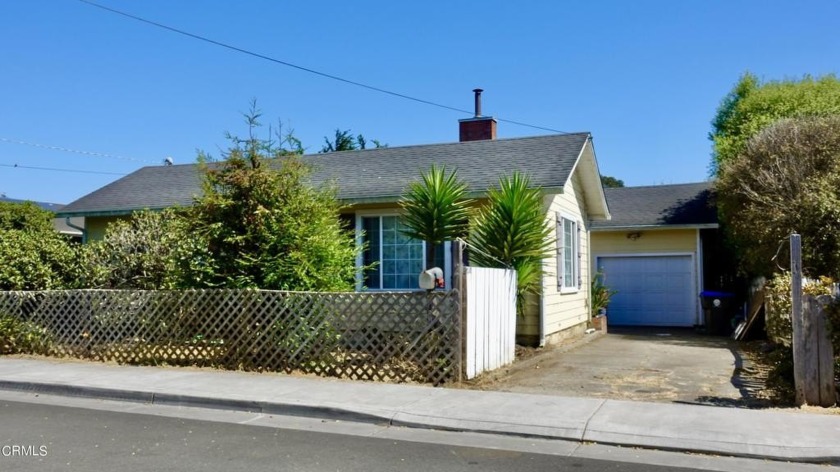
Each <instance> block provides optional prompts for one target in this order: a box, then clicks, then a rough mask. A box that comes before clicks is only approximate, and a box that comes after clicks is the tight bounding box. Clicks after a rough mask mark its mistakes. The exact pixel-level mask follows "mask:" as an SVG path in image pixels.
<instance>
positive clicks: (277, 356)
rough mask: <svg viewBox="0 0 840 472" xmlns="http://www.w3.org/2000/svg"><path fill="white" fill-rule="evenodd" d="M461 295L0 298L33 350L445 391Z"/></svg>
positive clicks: (199, 293) (0, 310) (453, 364)
mask: <svg viewBox="0 0 840 472" xmlns="http://www.w3.org/2000/svg"><path fill="white" fill-rule="evenodd" d="M459 303H460V302H459V295H458V291H457V290H452V291H445V292H444V291H438V292H431V293H425V292H388V293H382V292H377V293H372V292H371V293H312V292H280V291H266V290H224V289H221V290H183V291H137V290H67V291H42V292H0V316H11V317H12V318H14V319H17V320H19V321H20V322H23V323H26V324H27V325H28V326H33V327H36V330H37V332H39V333H41V338H40V342H39V344H38V346H39V347H38V348H37V349H35V350H37V351H39V352H36V353H40V354H48V355H57V356H72V357H81V358H86V359H92V360H101V361H116V362H120V363H127V364H146V365H148V364H173V365H192V366H212V367H219V368H225V369H243V370H255V371H278V372H304V373H315V374H321V375H328V376H335V377H342V378H350V379H364V380H379V381H391V382H424V383H433V384H441V383H444V382H446V381H449V380H453V379H455V378H457V376H458V372H459V369H460V368H461V357H462V356H461V349H462V344H461V343H462V337H461V331H462V327H461V316H460V307H459Z"/></svg>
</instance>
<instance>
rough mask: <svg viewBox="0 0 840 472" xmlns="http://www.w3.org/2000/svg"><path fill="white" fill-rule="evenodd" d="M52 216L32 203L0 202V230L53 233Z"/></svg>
mask: <svg viewBox="0 0 840 472" xmlns="http://www.w3.org/2000/svg"><path fill="white" fill-rule="evenodd" d="M54 216H55V215H53V213H52V212H50V211H48V210H44V209H43V208H41V207H39V206H38V205H36V204H34V203H32V202H21V203H17V202H0V229H17V230H27V231H35V232H44V233H45V232H49V231H54V229H53V223H52V220H53V218H54Z"/></svg>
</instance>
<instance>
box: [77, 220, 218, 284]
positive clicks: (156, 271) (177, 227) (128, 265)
mask: <svg viewBox="0 0 840 472" xmlns="http://www.w3.org/2000/svg"><path fill="white" fill-rule="evenodd" d="M181 212H182V211H180V210H176V209H168V210H164V211H160V212H156V211H148V210H147V211H141V212H137V213H134V214H133V215H132V216H131V218H129V219H127V220H118V221H115V222H113V223H111V224H110V225H109V226H108V229H107V230H106V232H105V237H104V238H103V239H102V240H101V241H94V242H91V243H89V244H88V245H86V246H85V247H84V254H83V257H84V260H85V264H84V265H85V267H87V268H88V270H87V273H86V274H85V280H84V284H85V285H86V286H88V287H96V288H111V289H127V288H136V289H142V290H167V289H176V288H193V287H203V286H206V285H208V283H209V281H210V279H211V276H212V273H213V267H212V266H211V265H210V262H211V261H212V258H211V256H210V254H209V252H208V250H207V246H206V244H205V242H204V241H203V240H202V239H201V238H200V237H199V236H198V235H197V234H196V233H194V232H191V231H189V229H188V227H187V221H186V220H185V219H184V218H183V217H182V216H181Z"/></svg>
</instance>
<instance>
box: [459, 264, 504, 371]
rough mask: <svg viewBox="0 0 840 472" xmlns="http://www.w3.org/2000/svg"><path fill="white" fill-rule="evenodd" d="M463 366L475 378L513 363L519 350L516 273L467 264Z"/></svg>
mask: <svg viewBox="0 0 840 472" xmlns="http://www.w3.org/2000/svg"><path fill="white" fill-rule="evenodd" d="M465 271H466V284H467V287H466V326H465V339H464V345H465V348H466V353H465V355H464V364H465V365H464V367H465V368H466V372H465V373H466V377H467V378H468V379H472V378H474V377H476V376H477V375H479V374H481V373H482V372H486V371H490V370H494V369H498V368H499V367H502V366H504V365H507V364H510V363H512V362H513V359H514V355H515V353H516V272H515V271H513V270H507V269H488V268H483V267H466V268H465Z"/></svg>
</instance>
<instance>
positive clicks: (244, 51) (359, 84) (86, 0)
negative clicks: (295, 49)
mask: <svg viewBox="0 0 840 472" xmlns="http://www.w3.org/2000/svg"><path fill="white" fill-rule="evenodd" d="M79 1H80V2H82V3H85V4H88V5H90V6H94V7H97V8H101V9H102V10H105V11H108V12H111V13H115V14H117V15H121V16H124V17H126V18H131V19H132V20H136V21H140V22H142V23H146V24H148V25H152V26H155V27H157V28H162V29H165V30H167V31H171V32H173V33H178V34H180V35H184V36H187V37H190V38H193V39H197V40H199V41H204V42H206V43H210V44H213V45H215V46H219V47H223V48H225V49H230V50H232V51H236V52H240V53H242V54H247V55H249V56H253V57H256V58H258V59H263V60H266V61H270V62H273V63H275V64H280V65H283V66H286V67H291V68H293V69H297V70H300V71H303V72H308V73H310V74H315V75H318V76H321V77H325V78H327V79H332V80H336V81H339V82H343V83H345V84H350V85H355V86H356V87H361V88H364V89H367V90H371V91H374V92H379V93H383V94H386V95H391V96H393V97H397V98H402V99H405V100H411V101H413V102H417V103H422V104H424V105H430V106H434V107H438V108H443V109H445V110H451V111H456V112H459V113H466V114H468V115H472V114H473V112H471V111H469V110H464V109H463V108H456V107H451V106H449V105H444V104H442V103H437V102H433V101H431V100H425V99H422V98H417V97H412V96H410V95H406V94H403V93H399V92H394V91H392V90H387V89H383V88H380V87H376V86H373V85H368V84H365V83H362V82H356V81H354V80H350V79H345V78H343V77H339V76H337V75H332V74H328V73H326V72H321V71H318V70H315V69H310V68H308V67H303V66H299V65H297V64H293V63H291V62H286V61H283V60H280V59H276V58H273V57H270V56H266V55H264V54H260V53H257V52H254V51H249V50H247V49H243V48H240V47H237V46H233V45H231V44H227V43H223V42H221V41H216V40H214V39H210V38H207V37H205V36H200V35H197V34H194V33H190V32H188V31H184V30H181V29H178V28H174V27H172V26H167V25H164V24H162V23H158V22H156V21H152V20H147V19H145V18H142V17H139V16H136V15H132V14H131V13H126V12H124V11H121V10H117V9H115V8H110V7H106V6H105V5H100V4H98V3H96V2H92V1H90V0H79ZM496 120H497V121H501V122H504V123H510V124H513V125H518V126H525V127H528V128H534V129H539V130H543V131H551V132H553V133H562V134H568V133H567V132H566V131H560V130H558V129H553V128H547V127H545V126H537V125H532V124H528V123H523V122H521V121H514V120H506V119H504V118H496Z"/></svg>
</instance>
